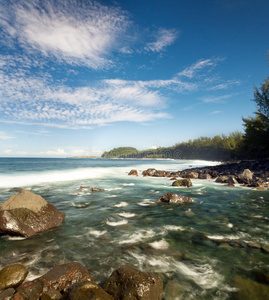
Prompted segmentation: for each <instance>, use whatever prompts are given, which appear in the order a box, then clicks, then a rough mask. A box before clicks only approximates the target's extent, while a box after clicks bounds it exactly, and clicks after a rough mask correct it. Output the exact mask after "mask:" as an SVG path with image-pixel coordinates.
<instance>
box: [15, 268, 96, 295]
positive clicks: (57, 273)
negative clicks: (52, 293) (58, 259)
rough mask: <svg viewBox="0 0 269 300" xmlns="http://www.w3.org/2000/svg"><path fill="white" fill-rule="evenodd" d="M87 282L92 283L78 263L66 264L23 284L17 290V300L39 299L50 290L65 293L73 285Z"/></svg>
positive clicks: (87, 273) (86, 271) (85, 270)
mask: <svg viewBox="0 0 269 300" xmlns="http://www.w3.org/2000/svg"><path fill="white" fill-rule="evenodd" d="M85 280H89V281H92V277H91V276H90V274H89V272H88V270H87V269H85V268H84V267H83V266H82V265H81V264H80V263H77V262H71V263H66V264H63V265H59V266H57V267H55V268H53V269H52V270H50V271H49V272H48V273H46V274H45V275H43V276H41V277H39V278H37V279H35V280H33V281H29V282H25V283H23V284H22V285H20V286H19V287H18V288H17V293H16V294H15V295H16V297H17V299H20V297H21V298H22V299H39V298H40V297H41V296H43V293H45V292H46V293H47V292H48V291H49V290H57V291H58V292H60V293H63V292H64V291H66V290H67V289H68V288H69V287H70V286H71V285H73V284H75V283H77V282H82V281H85ZM44 297H45V296H44ZM14 299H15V298H14Z"/></svg>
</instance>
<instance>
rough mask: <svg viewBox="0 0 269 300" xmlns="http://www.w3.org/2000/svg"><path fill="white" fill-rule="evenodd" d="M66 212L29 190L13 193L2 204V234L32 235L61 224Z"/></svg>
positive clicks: (0, 214) (0, 227) (0, 216)
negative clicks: (60, 210)
mask: <svg viewBox="0 0 269 300" xmlns="http://www.w3.org/2000/svg"><path fill="white" fill-rule="evenodd" d="M64 218H65V213H62V212H59V211H58V210H57V208H56V207H55V206H53V205H52V204H50V203H48V202H47V201H46V200H45V199H44V198H42V197H41V196H39V195H36V194H34V193H32V192H30V191H28V190H22V191H21V192H20V193H19V194H14V195H12V196H11V197H10V198H9V199H8V200H7V201H5V202H4V203H3V204H2V205H0V235H3V234H10V235H19V236H26V237H29V236H32V235H34V234H36V233H39V232H43V231H47V230H49V229H52V228H55V227H57V226H59V225H60V224H61V223H62V221H63V220H64Z"/></svg>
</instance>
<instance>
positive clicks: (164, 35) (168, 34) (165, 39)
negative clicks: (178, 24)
mask: <svg viewBox="0 0 269 300" xmlns="http://www.w3.org/2000/svg"><path fill="white" fill-rule="evenodd" d="M178 34H179V33H178V31H177V30H175V29H164V28H161V29H159V30H158V32H157V33H156V36H155V38H156V40H155V41H154V42H150V43H147V44H146V46H145V50H146V51H152V52H161V51H164V50H165V48H166V47H168V46H170V45H172V44H173V43H174V42H175V40H176V38H177V37H178Z"/></svg>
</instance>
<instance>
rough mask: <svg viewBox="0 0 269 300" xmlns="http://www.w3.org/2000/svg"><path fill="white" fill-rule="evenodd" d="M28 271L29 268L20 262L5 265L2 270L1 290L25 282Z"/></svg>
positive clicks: (0, 277) (0, 272)
mask: <svg viewBox="0 0 269 300" xmlns="http://www.w3.org/2000/svg"><path fill="white" fill-rule="evenodd" d="M28 273H29V272H28V270H27V269H26V268H25V267H24V266H23V265H20V264H14V265H9V266H6V267H4V268H3V269H2V270H1V271H0V291H1V290H5V289H8V288H15V287H17V286H19V285H20V284H22V283H23V281H24V279H25V278H26V276H27V275H28Z"/></svg>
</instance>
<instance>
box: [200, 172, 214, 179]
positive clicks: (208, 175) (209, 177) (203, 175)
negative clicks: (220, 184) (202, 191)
mask: <svg viewBox="0 0 269 300" xmlns="http://www.w3.org/2000/svg"><path fill="white" fill-rule="evenodd" d="M199 178H200V179H212V176H211V175H210V174H207V173H205V174H202V173H200V174H199Z"/></svg>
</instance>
